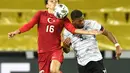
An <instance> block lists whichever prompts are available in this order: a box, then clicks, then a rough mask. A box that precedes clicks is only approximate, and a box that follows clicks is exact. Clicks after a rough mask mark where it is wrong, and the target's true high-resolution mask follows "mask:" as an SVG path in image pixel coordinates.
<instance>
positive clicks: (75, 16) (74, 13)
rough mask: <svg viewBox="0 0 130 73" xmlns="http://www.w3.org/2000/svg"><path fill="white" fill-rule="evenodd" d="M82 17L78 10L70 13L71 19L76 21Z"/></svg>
mask: <svg viewBox="0 0 130 73" xmlns="http://www.w3.org/2000/svg"><path fill="white" fill-rule="evenodd" d="M82 16H83V13H82V12H81V11H80V10H73V11H72V12H71V19H72V20H74V19H77V18H81V17H82Z"/></svg>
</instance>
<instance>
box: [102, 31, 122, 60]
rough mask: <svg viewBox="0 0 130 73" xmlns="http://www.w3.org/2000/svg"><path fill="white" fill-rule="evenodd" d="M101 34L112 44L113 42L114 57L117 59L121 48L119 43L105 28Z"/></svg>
mask: <svg viewBox="0 0 130 73" xmlns="http://www.w3.org/2000/svg"><path fill="white" fill-rule="evenodd" d="M102 34H103V35H105V36H106V37H107V38H108V39H109V40H110V41H111V42H112V43H113V44H115V47H116V58H117V59H119V57H120V55H121V53H122V48H121V46H120V44H119V43H118V41H117V39H116V37H115V36H114V35H113V34H112V33H111V32H109V31H108V30H105V29H104V31H103V33H102Z"/></svg>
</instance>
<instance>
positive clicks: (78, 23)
mask: <svg viewBox="0 0 130 73" xmlns="http://www.w3.org/2000/svg"><path fill="white" fill-rule="evenodd" d="M72 23H73V25H74V26H75V27H76V28H78V29H81V28H83V27H84V18H77V19H75V20H73V21H72Z"/></svg>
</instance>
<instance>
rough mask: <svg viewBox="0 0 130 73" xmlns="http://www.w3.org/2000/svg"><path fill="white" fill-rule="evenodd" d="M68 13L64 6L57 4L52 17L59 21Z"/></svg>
mask: <svg viewBox="0 0 130 73" xmlns="http://www.w3.org/2000/svg"><path fill="white" fill-rule="evenodd" d="M68 13H69V10H68V8H67V6H66V5H64V4H57V5H56V6H55V9H54V16H55V17H56V18H59V19H63V18H64V17H66V16H67V15H68Z"/></svg>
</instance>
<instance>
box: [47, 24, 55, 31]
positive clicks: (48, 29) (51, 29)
mask: <svg viewBox="0 0 130 73" xmlns="http://www.w3.org/2000/svg"><path fill="white" fill-rule="evenodd" d="M46 32H50V33H53V32H54V26H53V25H47V26H46Z"/></svg>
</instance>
